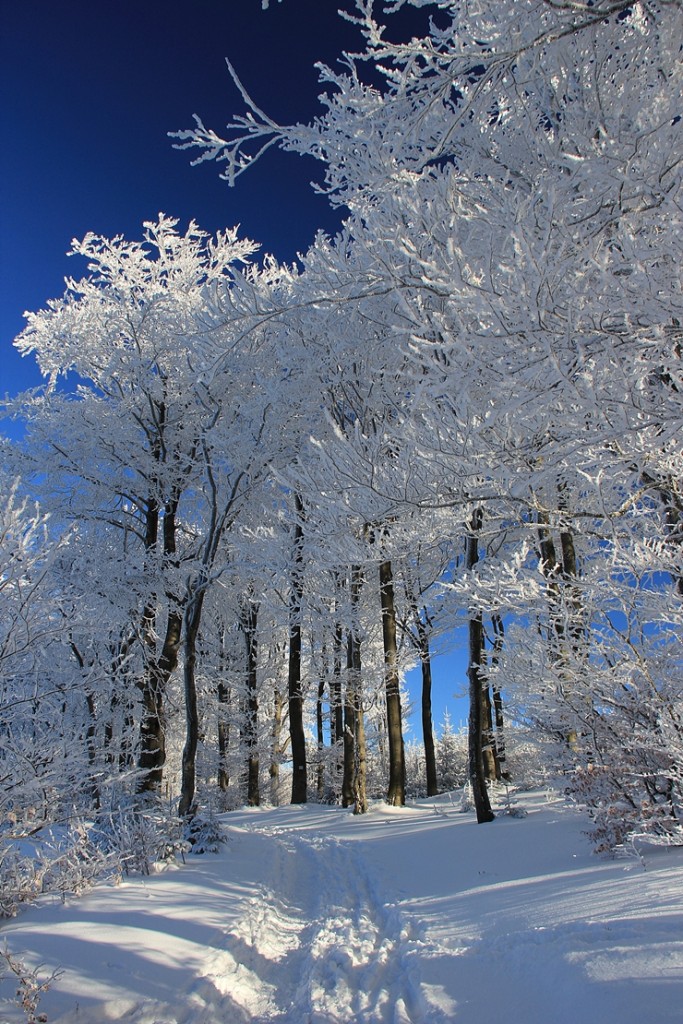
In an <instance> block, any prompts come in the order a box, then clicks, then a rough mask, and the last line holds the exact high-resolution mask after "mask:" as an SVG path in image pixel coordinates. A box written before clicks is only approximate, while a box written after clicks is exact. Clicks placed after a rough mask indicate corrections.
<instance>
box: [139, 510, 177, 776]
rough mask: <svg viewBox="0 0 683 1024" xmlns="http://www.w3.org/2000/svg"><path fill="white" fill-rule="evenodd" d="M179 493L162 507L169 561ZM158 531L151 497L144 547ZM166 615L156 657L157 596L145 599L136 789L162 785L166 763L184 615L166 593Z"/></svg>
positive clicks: (151, 543) (153, 540) (151, 546)
mask: <svg viewBox="0 0 683 1024" xmlns="http://www.w3.org/2000/svg"><path fill="white" fill-rule="evenodd" d="M178 500H179V499H178V497H174V498H173V499H172V500H170V501H168V502H167V503H166V505H165V507H164V521H163V552H164V561H165V562H168V561H169V560H171V559H173V556H174V555H175V550H176V545H175V529H176V512H177V509H178ZM158 532H159V506H158V505H157V503H156V501H155V500H154V499H153V498H150V500H149V501H148V503H147V512H146V521H145V548H146V549H147V550H148V551H152V550H153V549H154V548H155V547H156V545H157V539H158ZM169 602H170V605H169V608H168V612H167V616H166V632H165V635H164V642H163V645H162V648H161V654H160V655H159V657H158V658H157V655H156V641H155V628H154V626H155V620H156V599H155V597H152V598H151V599H150V600H149V602H148V603H147V605H146V607H145V610H144V612H143V616H142V632H143V637H144V642H145V646H146V648H147V652H148V656H147V665H146V668H145V673H144V677H143V679H142V683H141V690H142V718H141V722H140V752H139V754H138V768H139V770H140V772H141V775H140V778H139V780H138V785H137V791H138V793H158V792H159V790H160V788H161V780H162V777H163V770H164V764H165V763H166V736H165V732H164V720H163V705H164V696H165V693H166V685H167V683H168V680H169V679H170V677H171V673H172V672H173V671H174V669H175V667H176V665H177V664H178V650H179V647H180V636H181V631H182V623H183V615H182V612H181V611H180V605H179V602H177V601H176V600H175V598H173V596H169Z"/></svg>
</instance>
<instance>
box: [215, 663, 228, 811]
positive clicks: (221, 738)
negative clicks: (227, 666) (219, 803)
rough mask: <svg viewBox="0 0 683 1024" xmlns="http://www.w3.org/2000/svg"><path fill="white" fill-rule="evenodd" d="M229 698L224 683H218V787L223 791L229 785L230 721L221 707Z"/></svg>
mask: <svg viewBox="0 0 683 1024" xmlns="http://www.w3.org/2000/svg"><path fill="white" fill-rule="evenodd" d="M229 700H230V690H229V689H228V687H227V686H226V685H225V683H219V684H218V708H219V710H218V779H217V782H218V788H219V789H220V790H221V792H222V793H225V792H226V791H227V789H228V788H229V786H230V773H229V771H228V750H229V748H230V722H229V720H228V718H227V717H226V716H225V715H224V714H223V712H222V710H221V708H222V706H223V705H225V704H227V703H228V701H229Z"/></svg>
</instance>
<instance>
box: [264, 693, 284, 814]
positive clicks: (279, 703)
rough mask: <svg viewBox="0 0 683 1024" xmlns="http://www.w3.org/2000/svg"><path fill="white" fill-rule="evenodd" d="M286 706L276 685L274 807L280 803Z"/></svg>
mask: <svg viewBox="0 0 683 1024" xmlns="http://www.w3.org/2000/svg"><path fill="white" fill-rule="evenodd" d="M284 706H285V698H284V695H283V694H282V693H281V692H280V689H279V688H278V687H277V686H276V687H275V692H274V693H273V725H272V729H271V752H270V767H269V769H268V773H269V775H270V800H271V803H272V804H273V806H274V807H278V806H279V804H280V758H281V755H282V753H283V744H282V718H283V711H284Z"/></svg>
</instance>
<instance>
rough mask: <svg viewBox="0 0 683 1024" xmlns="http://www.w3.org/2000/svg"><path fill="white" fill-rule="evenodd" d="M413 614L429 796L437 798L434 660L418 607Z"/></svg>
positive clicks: (425, 627)
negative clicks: (420, 684) (433, 690)
mask: <svg viewBox="0 0 683 1024" xmlns="http://www.w3.org/2000/svg"><path fill="white" fill-rule="evenodd" d="M413 613H414V616H415V629H416V630H417V646H418V652H419V655H420V668H421V670H422V695H421V710H422V742H423V744H424V752H425V772H426V781H427V796H436V794H437V793H438V792H439V784H438V781H437V772H436V744H435V742H434V720H433V716H432V659H431V654H430V650H429V633H428V631H427V626H426V625H425V623H424V622H423V620H422V616H421V615H420V613H419V611H418V610H417V608H416V607H414V609H413Z"/></svg>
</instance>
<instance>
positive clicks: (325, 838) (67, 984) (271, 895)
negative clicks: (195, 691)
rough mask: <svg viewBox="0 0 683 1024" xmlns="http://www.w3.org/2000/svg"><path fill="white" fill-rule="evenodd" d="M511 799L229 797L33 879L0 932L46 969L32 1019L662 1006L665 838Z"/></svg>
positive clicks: (678, 975)
mask: <svg viewBox="0 0 683 1024" xmlns="http://www.w3.org/2000/svg"><path fill="white" fill-rule="evenodd" d="M516 801H517V803H518V805H519V806H520V808H523V809H524V810H526V811H527V812H528V813H527V816H526V817H513V816H510V815H506V814H504V813H502V812H503V808H502V807H499V808H498V811H499V813H498V816H497V818H496V820H495V821H494V822H492V823H491V824H487V825H477V824H476V822H475V820H474V816H473V814H472V813H471V812H469V813H460V812H459V810H458V809H457V807H456V806H455V804H454V803H453V802H452V801H451V800H450V799H449V797H448V796H444V797H439V798H437V799H435V800H425V801H419V802H417V803H414V804H411V805H410V806H409V807H406V808H391V807H388V806H385V805H383V804H373V805H372V807H371V810H370V813H369V814H367V815H365V816H359V817H354V816H353V815H352V814H351V813H350V812H348V811H345V810H343V809H341V808H338V807H323V806H318V805H313V804H309V805H306V806H293V807H283V808H255V809H248V810H242V811H234V812H232V813H230V814H227V815H225V817H224V819H223V821H224V825H225V828H226V830H227V834H228V837H229V839H228V842H227V843H226V844H225V846H223V847H222V848H221V852H220V853H218V854H213V855H212V854H208V855H205V856H202V857H193V856H190V857H188V858H187V863H186V864H185V865H179V866H178V867H175V868H173V869H171V870H166V871H163V872H161V873H159V874H154V875H152V876H150V877H146V878H142V877H140V878H133V879H129V880H127V881H126V882H125V883H124V884H121V885H120V886H118V887H114V886H105V885H102V886H100V887H98V888H96V889H95V890H93V891H92V892H91V893H90V894H89V895H88V896H86V897H83V898H81V899H73V900H69V901H67V902H66V903H60V902H58V901H56V900H49V899H47V898H44V899H43V901H42V902H41V903H40V904H39V905H38V906H36V907H34V908H31V909H28V910H26V911H25V912H24V913H23V914H21V915H20V917H18V918H17V919H15V920H13V921H11V922H8V923H5V924H4V926H3V927H2V929H0V931H1V932H2V934H1V935H0V942H3V943H6V945H7V947H8V949H9V951H10V952H11V953H12V954H14V955H15V956H19V955H21V956H22V957H23V959H24V960H25V961H26V963H27V964H29V965H30V966H32V967H35V966H37V965H42V966H41V970H40V976H41V977H44V976H46V975H49V974H50V972H51V971H52V970H53V969H55V968H61V970H62V972H63V973H62V974H61V976H60V977H59V979H58V980H56V981H55V982H54V983H53V985H52V986H51V988H50V990H49V991H48V992H47V993H46V994H45V995H44V996H43V997H42V1000H41V1002H40V1006H39V1011H40V1012H44V1013H45V1014H46V1015H47V1019H48V1020H49V1022H50V1024H102V1022H111V1021H120V1022H125V1024H243V1022H247V1021H255V1022H279V1024H342V1022H384V1024H419V1022H425V1024H427V1022H429V1024H432V1022H433V1024H442V1022H446V1021H454V1022H456V1024H497V1022H502V1021H508V1020H510V1021H515V1022H519V1024H535V1022H537V1021H538V1022H541V1021H542V1022H544V1024H545V1022H550V1024H577V1022H578V1024H598V1022H599V1024H612V1022H619V1024H631V1022H632V1024H642V1022H643V1021H648V1022H649V1024H669V1022H671V1024H673V1022H680V1021H681V1020H682V1019H683V872H682V871H681V868H682V867H683V851H681V850H678V849H668V850H667V849H662V848H654V849H653V848H648V849H641V850H639V851H633V853H632V855H630V856H624V857H623V858H620V859H613V860H606V859H601V858H599V857H597V856H595V855H594V854H593V853H592V852H591V850H590V845H589V842H588V840H587V838H586V836H585V829H586V828H587V827H588V824H587V821H586V820H585V819H584V818H583V817H582V816H581V815H579V814H578V813H577V812H575V811H574V810H572V809H570V808H568V807H567V806H565V804H564V803H563V801H562V799H561V798H560V797H559V796H558V795H557V794H555V793H553V792H551V791H548V792H535V793H530V794H522V795H519V796H518V797H516ZM13 987H14V986H12V985H11V983H10V982H9V980H5V981H3V982H2V983H1V984H0V999H1V1000H3V1001H2V1002H0V1021H1V1022H2V1024H15V1022H16V1024H19V1022H24V1020H25V1018H24V1017H23V1016H22V1011H21V1010H20V1009H19V1008H18V1007H16V1006H14V1005H12V1003H11V998H12V995H13Z"/></svg>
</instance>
